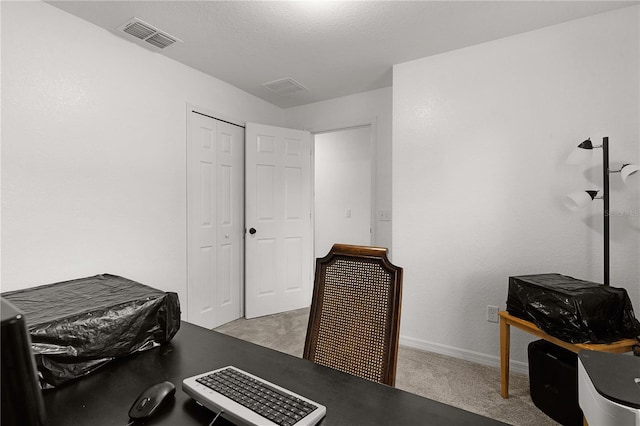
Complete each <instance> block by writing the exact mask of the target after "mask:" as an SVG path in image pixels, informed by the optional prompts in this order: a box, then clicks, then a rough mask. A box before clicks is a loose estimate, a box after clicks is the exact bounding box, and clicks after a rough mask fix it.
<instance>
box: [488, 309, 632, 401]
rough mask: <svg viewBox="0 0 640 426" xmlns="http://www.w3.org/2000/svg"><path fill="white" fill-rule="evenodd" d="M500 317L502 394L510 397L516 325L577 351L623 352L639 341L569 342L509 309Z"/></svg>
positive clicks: (500, 314) (629, 349) (504, 396)
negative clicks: (510, 363) (511, 364)
mask: <svg viewBox="0 0 640 426" xmlns="http://www.w3.org/2000/svg"><path fill="white" fill-rule="evenodd" d="M498 316H499V317H500V395H502V397H503V398H505V399H506V398H509V352H510V346H511V327H510V326H514V327H516V328H519V329H520V330H523V331H526V332H527V333H530V334H533V335H534V336H537V337H539V338H541V339H544V340H547V341H549V342H551V343H554V344H556V345H558V346H561V347H563V348H565V349H569V350H570V351H572V352H575V353H577V352H578V351H579V350H581V349H588V350H591V351H601V352H611V353H623V352H629V351H631V350H632V349H633V346H634V345H638V344H639V342H638V340H636V339H623V340H618V341H617V342H613V343H608V344H589V343H568V342H565V341H563V340H560V339H558V338H556V337H553V336H550V335H548V334H547V333H545V332H544V331H542V330H540V329H539V328H538V327H537V326H536V325H535V324H534V323H532V322H529V321H525V320H523V319H520V318H517V317H514V316H513V315H509V312H507V311H500V312H498Z"/></svg>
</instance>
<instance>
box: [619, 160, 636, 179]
mask: <svg viewBox="0 0 640 426" xmlns="http://www.w3.org/2000/svg"><path fill="white" fill-rule="evenodd" d="M636 173H638V165H637V164H623V165H622V168H621V169H620V177H621V178H622V181H623V182H624V183H627V178H628V177H629V176H631V175H635V174H636Z"/></svg>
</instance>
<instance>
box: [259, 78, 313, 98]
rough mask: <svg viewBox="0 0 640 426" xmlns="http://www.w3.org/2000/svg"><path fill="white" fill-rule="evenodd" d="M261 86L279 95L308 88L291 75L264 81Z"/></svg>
mask: <svg viewBox="0 0 640 426" xmlns="http://www.w3.org/2000/svg"><path fill="white" fill-rule="evenodd" d="M263 86H264V87H266V88H267V89H269V90H272V91H274V92H276V93H277V94H279V95H290V94H291V93H295V92H301V91H304V90H309V89H307V88H306V87H304V86H303V85H302V84H300V83H298V82H297V81H295V80H294V79H293V78H291V77H286V78H281V79H279V80H273V81H270V82H268V83H264V84H263Z"/></svg>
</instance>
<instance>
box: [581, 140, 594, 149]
mask: <svg viewBox="0 0 640 426" xmlns="http://www.w3.org/2000/svg"><path fill="white" fill-rule="evenodd" d="M578 148H582V149H593V143H591V138H588V139H585V140H583V141H582V143H581V144H580V145H578Z"/></svg>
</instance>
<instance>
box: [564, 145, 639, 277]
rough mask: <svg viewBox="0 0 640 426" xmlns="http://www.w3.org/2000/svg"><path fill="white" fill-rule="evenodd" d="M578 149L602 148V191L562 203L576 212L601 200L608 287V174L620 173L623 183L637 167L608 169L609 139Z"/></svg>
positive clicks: (567, 198) (575, 194) (584, 193)
mask: <svg viewBox="0 0 640 426" xmlns="http://www.w3.org/2000/svg"><path fill="white" fill-rule="evenodd" d="M578 148H581V149H595V148H602V190H601V191H596V190H587V191H578V192H573V193H571V194H567V195H565V196H564V197H563V202H564V204H565V206H567V207H568V208H569V209H571V210H577V209H579V208H581V207H585V206H586V205H587V204H589V203H590V202H591V201H593V200H596V199H602V202H603V209H604V215H603V216H604V219H603V221H604V238H603V239H604V285H609V258H610V256H609V217H610V213H609V174H611V173H620V176H621V177H622V180H623V182H626V181H627V178H628V177H629V176H631V175H633V174H635V173H637V172H638V166H637V165H635V164H623V165H622V167H621V168H620V169H619V170H611V169H610V168H609V138H608V137H604V138H602V145H593V143H592V142H591V139H587V140H585V141H583V142H582V143H581V144H580V145H578Z"/></svg>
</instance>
